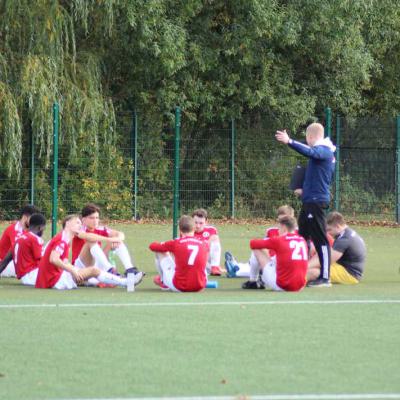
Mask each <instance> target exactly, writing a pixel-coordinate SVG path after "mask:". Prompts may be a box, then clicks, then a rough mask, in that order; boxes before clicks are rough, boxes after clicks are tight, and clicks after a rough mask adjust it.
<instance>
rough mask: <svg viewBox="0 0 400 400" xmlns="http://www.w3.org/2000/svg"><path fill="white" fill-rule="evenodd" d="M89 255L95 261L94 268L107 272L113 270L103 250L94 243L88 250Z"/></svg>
mask: <svg viewBox="0 0 400 400" xmlns="http://www.w3.org/2000/svg"><path fill="white" fill-rule="evenodd" d="M90 254H91V255H92V256H93V258H94V260H95V261H96V266H97V267H99V268H100V269H102V270H103V271H108V270H109V269H111V268H113V266H112V265H111V264H110V262H109V261H108V259H107V257H106V255H105V253H104V251H103V249H102V248H101V247H100V246H99V245H98V244H97V243H96V244H94V245H93V246H92V247H91V248H90Z"/></svg>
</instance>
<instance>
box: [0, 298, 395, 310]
mask: <svg viewBox="0 0 400 400" xmlns="http://www.w3.org/2000/svg"><path fill="white" fill-rule="evenodd" d="M288 304H290V305H304V304H308V305H315V304H317V305H319V304H321V305H331V304H400V300H396V299H387V300H373V299H371V300H282V301H274V300H270V301H268V300H266V301H201V302H165V303H157V302H155V303H60V304H57V303H43V304H0V309H9V308H74V307H77V308H79V307H84V308H88V307H198V306H213V307H214V306H257V305H261V306H262V305H288Z"/></svg>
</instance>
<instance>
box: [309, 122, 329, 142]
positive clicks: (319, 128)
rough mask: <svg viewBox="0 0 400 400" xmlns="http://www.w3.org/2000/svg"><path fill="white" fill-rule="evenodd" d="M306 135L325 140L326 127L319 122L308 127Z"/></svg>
mask: <svg viewBox="0 0 400 400" xmlns="http://www.w3.org/2000/svg"><path fill="white" fill-rule="evenodd" d="M306 135H312V136H315V137H318V138H323V137H324V136H325V130H324V126H323V125H322V124H320V123H319V122H313V123H312V124H310V125H308V126H307V129H306Z"/></svg>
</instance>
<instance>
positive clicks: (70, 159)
mask: <svg viewBox="0 0 400 400" xmlns="http://www.w3.org/2000/svg"><path fill="white" fill-rule="evenodd" d="M328 116H329V115H328ZM281 119H283V117H281V118H278V117H276V116H273V115H269V116H267V115H266V116H263V117H262V118H261V117H254V116H241V118H237V119H235V120H231V121H227V122H226V124H221V125H220V126H214V127H212V128H199V129H197V130H196V129H193V128H192V129H189V128H188V124H187V123H186V121H185V115H184V113H183V115H182V126H181V141H180V163H179V166H180V168H179V171H180V180H179V201H180V213H190V212H191V211H192V210H193V209H194V208H197V207H204V208H206V209H207V210H208V211H209V213H210V215H211V217H213V218H225V217H235V218H250V219H251V218H270V217H273V216H274V210H275V209H276V208H277V207H278V206H279V205H281V204H283V203H289V204H291V205H293V206H295V207H296V208H297V207H298V206H299V201H298V199H296V197H295V196H294V195H293V193H292V192H291V191H290V190H289V181H290V176H291V172H292V170H293V168H294V167H295V166H296V164H298V163H303V164H304V163H305V162H306V159H305V158H304V157H302V156H300V155H298V154H297V153H295V152H294V151H292V150H291V149H289V148H288V147H287V146H283V145H281V144H279V143H277V142H276V140H275V138H274V133H275V131H276V130H277V129H279V128H284V126H283V125H282V122H281ZM320 120H321V122H322V123H328V124H329V118H328V119H325V118H324V116H321V118H320ZM330 128H331V136H332V139H333V141H334V142H336V144H337V145H338V151H337V159H338V163H337V171H336V174H335V179H334V183H333V185H332V204H331V208H332V209H338V210H340V211H342V212H343V213H344V214H345V215H347V216H351V217H353V218H356V219H362V220H377V219H378V220H388V221H396V220H397V221H398V220H399V177H398V175H399V169H398V167H397V165H398V163H399V151H398V146H399V140H398V137H399V135H400V134H399V130H400V124H399V120H398V119H397V120H396V119H395V118H386V119H384V118H355V119H351V118H348V117H340V116H335V115H334V116H333V118H332V126H331V127H330ZM60 129H61V130H62V125H61V128H60ZM116 129H117V138H118V140H117V145H116V146H109V145H106V144H102V143H98V144H96V145H94V146H92V147H89V148H88V147H86V146H82V147H79V146H78V147H77V148H78V150H77V151H76V154H72V155H71V154H70V149H68V148H66V147H65V146H64V145H63V143H62V136H60V137H61V141H60V147H59V158H58V165H59V168H58V216H59V217H62V216H63V215H65V214H67V213H71V212H79V210H80V209H81V207H82V205H84V204H85V203H86V202H89V201H90V202H95V203H98V204H99V205H100V206H102V207H103V212H104V215H105V216H107V217H108V218H112V219H116V220H122V219H132V218H172V213H173V177H174V145H175V144H174V132H175V131H174V123H173V121H167V122H166V121H165V120H163V119H162V118H159V119H157V118H155V119H152V120H151V122H149V121H147V120H143V119H142V118H141V115H140V114H135V113H133V112H130V113H120V114H119V115H118V119H117V128H116ZM302 129H303V130H304V127H299V128H298V131H297V132H294V133H292V134H293V135H294V137H295V138H296V139H298V140H302V139H304V137H302V135H301V131H302ZM31 148H32V147H31V144H30V138H29V135H27V139H26V143H24V160H23V168H22V171H21V174H20V176H19V177H17V176H11V177H9V176H7V174H6V171H5V170H4V169H3V168H2V167H0V218H1V219H12V218H15V216H16V214H17V210H18V209H19V207H20V206H21V205H23V204H25V203H28V202H31V201H32V200H33V201H34V203H35V204H37V205H38V206H39V207H40V208H41V209H42V210H43V211H44V212H45V214H46V215H47V216H50V215H51V214H52V194H53V189H54V188H53V186H52V174H53V166H52V163H51V160H46V159H44V158H43V157H41V155H40V153H39V151H38V149H34V150H33V153H34V156H33V157H31V152H32V151H31ZM135 166H136V169H135ZM32 177H34V180H33V181H32ZM32 182H33V183H32Z"/></svg>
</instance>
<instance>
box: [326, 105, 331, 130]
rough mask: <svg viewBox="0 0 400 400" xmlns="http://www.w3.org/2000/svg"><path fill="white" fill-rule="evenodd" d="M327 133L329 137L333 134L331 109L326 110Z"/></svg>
mask: <svg viewBox="0 0 400 400" xmlns="http://www.w3.org/2000/svg"><path fill="white" fill-rule="evenodd" d="M325 132H326V136H327V137H329V138H330V137H331V134H332V110H331V109H330V108H329V107H326V108H325Z"/></svg>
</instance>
